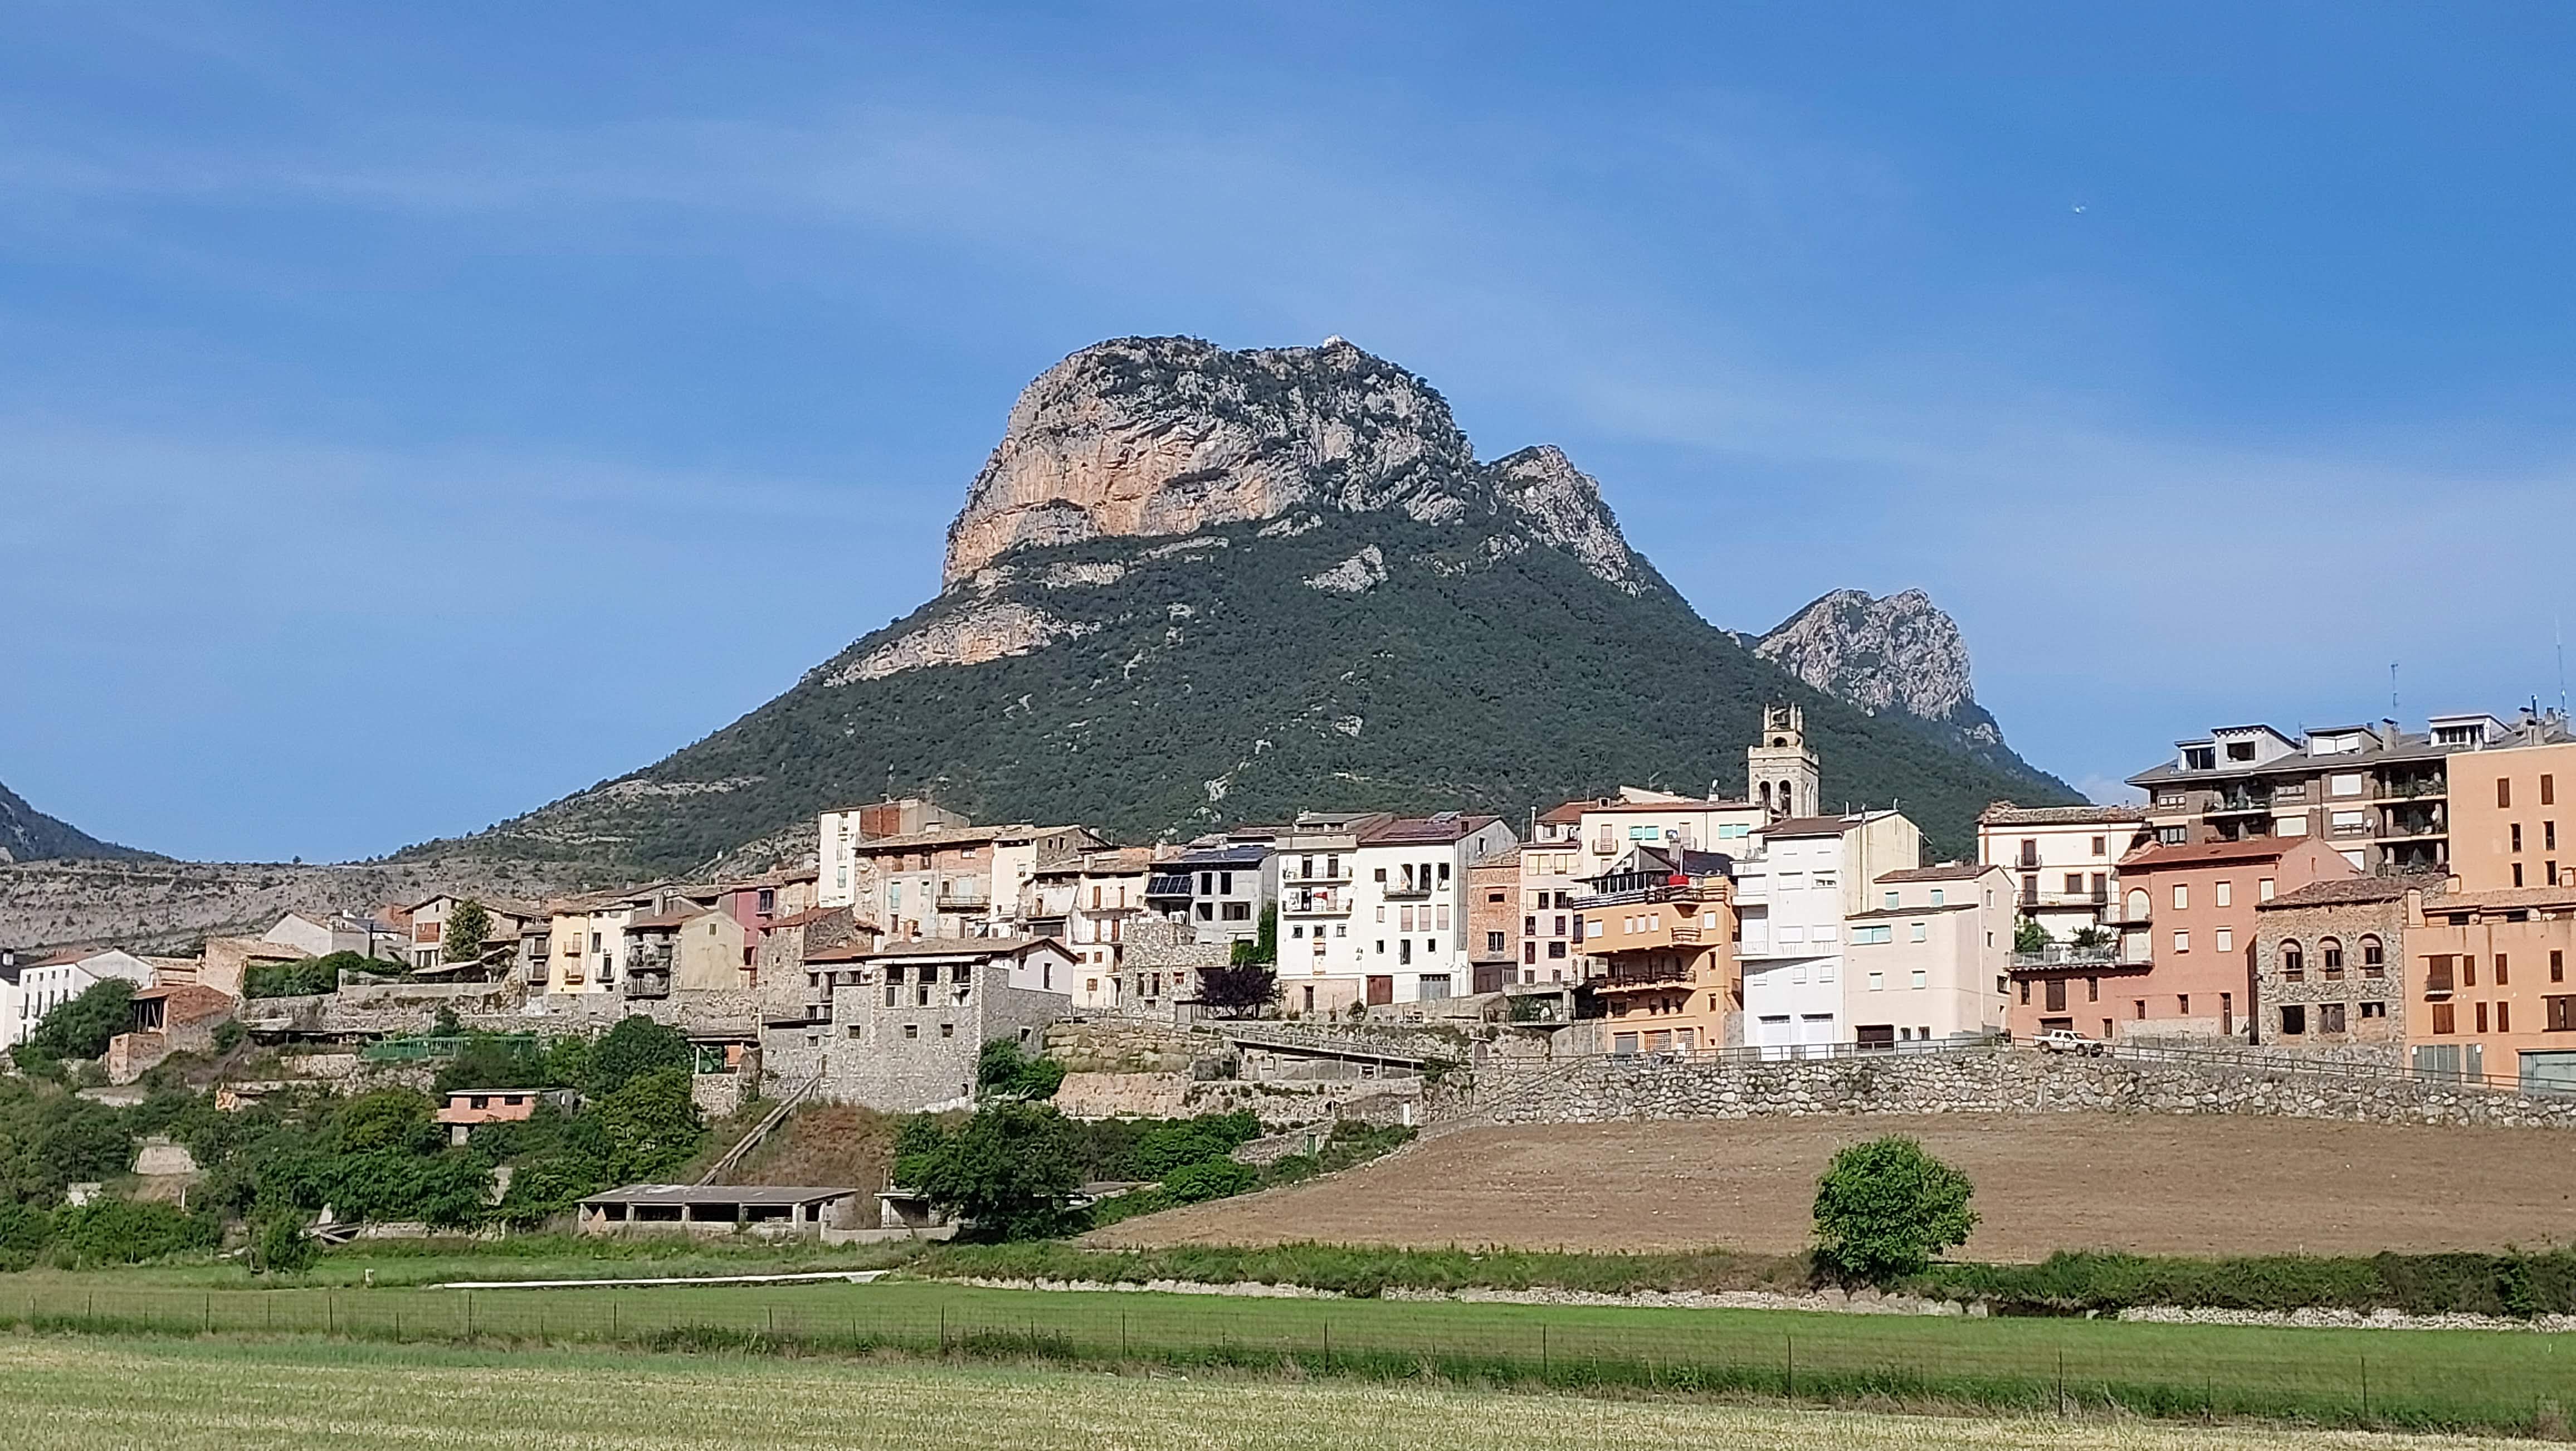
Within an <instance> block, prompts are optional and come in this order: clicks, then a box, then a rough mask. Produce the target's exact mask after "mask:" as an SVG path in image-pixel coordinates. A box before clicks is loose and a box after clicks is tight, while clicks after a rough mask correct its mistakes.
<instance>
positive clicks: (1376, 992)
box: [1368, 977, 1395, 1008]
mask: <svg viewBox="0 0 2576 1451" xmlns="http://www.w3.org/2000/svg"><path fill="white" fill-rule="evenodd" d="M1368 1000H1369V1006H1370V1007H1373V1008H1374V1007H1382V1006H1384V1005H1386V1004H1388V1003H1392V1002H1394V1001H1395V979H1394V978H1393V977H1372V978H1370V979H1369V980H1368Z"/></svg>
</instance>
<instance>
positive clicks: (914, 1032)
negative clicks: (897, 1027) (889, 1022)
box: [903, 1023, 921, 1038]
mask: <svg viewBox="0 0 2576 1451" xmlns="http://www.w3.org/2000/svg"><path fill="white" fill-rule="evenodd" d="M903 1035H904V1036H905V1037H907V1038H918V1037H920V1036H921V1025H920V1024H919V1023H906V1024H904V1025H903Z"/></svg>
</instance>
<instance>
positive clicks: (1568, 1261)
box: [911, 1241, 1807, 1297]
mask: <svg viewBox="0 0 2576 1451" xmlns="http://www.w3.org/2000/svg"><path fill="white" fill-rule="evenodd" d="M911 1268H912V1269H913V1270H914V1271H915V1272H916V1273H920V1274H926V1275H936V1276H955V1277H960V1278H963V1277H975V1278H990V1279H1031V1280H1033V1279H1060V1280H1086V1281H1090V1282H1093V1283H1096V1284H1111V1285H1118V1284H1144V1283H1147V1282H1150V1281H1155V1280H1177V1281H1181V1282H1183V1283H1187V1284H1200V1285H1236V1284H1260V1285H1297V1286H1302V1287H1304V1288H1307V1289H1312V1290H1324V1291H1329V1292H1333V1293H1337V1294H1344V1295H1357V1296H1363V1297H1366V1296H1375V1295H1379V1294H1383V1293H1385V1292H1386V1291H1389V1290H1428V1291H1451V1290H1469V1289H1492V1290H1536V1289H1547V1290H1573V1291H1579V1292H1583V1293H1589V1294H1598V1295H1635V1294H1644V1293H1649V1292H1656V1291H1665V1292H1670V1291H1680V1290H1700V1291H1717V1290H1778V1291H1789V1292H1794V1291H1797V1290H1801V1289H1804V1288H1805V1287H1806V1284H1807V1271H1806V1265H1805V1262H1804V1260H1802V1259H1800V1258H1798V1257H1796V1256H1786V1255H1781V1256H1774V1255H1739V1254H1732V1253H1729V1252H1726V1251H1723V1250H1709V1251H1703V1252H1699V1253H1693V1254H1634V1255H1630V1254H1578V1253H1550V1252H1547V1251H1529V1250H1464V1249H1391V1248H1380V1247H1373V1246H1365V1245H1340V1244H1285V1245H1272V1246H1265V1247H1260V1248H1238V1247H1234V1246H1227V1245H1172V1246H1168V1247H1165V1248H1161V1249H1149V1250H1093V1249H1083V1248H1080V1247H1078V1246H1075V1245H1071V1244H1066V1243H1063V1242H1060V1241H1038V1242H1030V1243H1019V1244H945V1245H941V1246H939V1247H938V1248H936V1249H933V1250H931V1251H929V1252H927V1253H926V1254H924V1255H923V1256H921V1257H920V1258H919V1259H917V1260H915V1261H914V1262H913V1265H912V1267H911Z"/></svg>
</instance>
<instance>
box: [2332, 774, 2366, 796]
mask: <svg viewBox="0 0 2576 1451" xmlns="http://www.w3.org/2000/svg"><path fill="white" fill-rule="evenodd" d="M2326 794H2327V795H2329V796H2358V795H2360V794H2361V773H2360V772H2358V771H2345V772H2338V773H2337V774H2335V775H2332V776H2328V777H2327V778H2326Z"/></svg>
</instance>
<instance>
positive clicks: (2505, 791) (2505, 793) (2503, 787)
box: [2496, 776, 2513, 809]
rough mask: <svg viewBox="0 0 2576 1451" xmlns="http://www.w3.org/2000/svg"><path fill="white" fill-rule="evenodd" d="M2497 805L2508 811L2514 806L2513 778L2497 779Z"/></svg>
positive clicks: (2499, 777)
mask: <svg viewBox="0 0 2576 1451" xmlns="http://www.w3.org/2000/svg"><path fill="white" fill-rule="evenodd" d="M2496 805H2498V806H2500V807H2505V808H2507V809H2510V808H2511V807H2512V806H2513V780H2512V778H2511V777H2508V776H2498V777H2497V778H2496Z"/></svg>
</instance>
